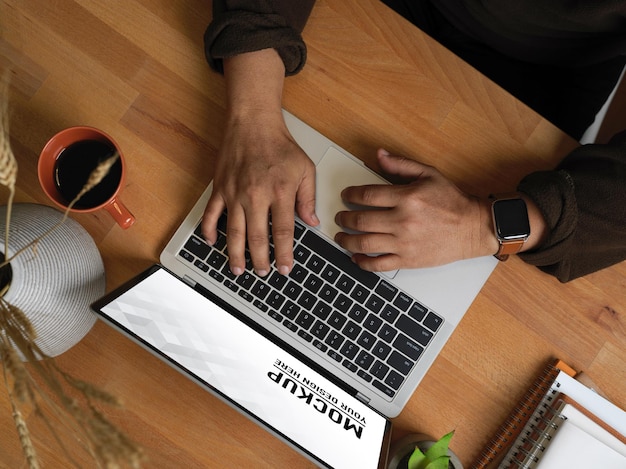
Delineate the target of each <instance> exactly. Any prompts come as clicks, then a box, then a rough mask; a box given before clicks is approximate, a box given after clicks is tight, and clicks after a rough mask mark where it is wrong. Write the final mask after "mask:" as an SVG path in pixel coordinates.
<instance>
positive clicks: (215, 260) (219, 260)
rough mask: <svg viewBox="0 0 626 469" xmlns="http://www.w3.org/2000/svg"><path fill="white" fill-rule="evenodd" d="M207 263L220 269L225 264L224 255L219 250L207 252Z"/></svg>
mask: <svg viewBox="0 0 626 469" xmlns="http://www.w3.org/2000/svg"><path fill="white" fill-rule="evenodd" d="M207 264H209V265H210V266H211V267H213V268H214V269H216V270H219V269H221V268H222V267H223V266H224V264H226V256H225V255H224V254H222V253H221V252H219V251H213V252H212V253H211V254H209V257H208V259H207Z"/></svg>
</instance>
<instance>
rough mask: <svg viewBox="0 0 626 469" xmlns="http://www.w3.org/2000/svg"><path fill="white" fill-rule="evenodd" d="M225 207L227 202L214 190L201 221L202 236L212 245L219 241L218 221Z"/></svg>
mask: <svg viewBox="0 0 626 469" xmlns="http://www.w3.org/2000/svg"><path fill="white" fill-rule="evenodd" d="M225 208H226V204H225V203H224V199H222V197H221V196H220V195H218V194H216V193H215V192H214V193H213V194H212V195H211V197H210V198H209V201H208V202H207V205H206V207H205V209H204V214H203V215H202V222H201V223H200V229H201V230H202V236H203V237H204V240H205V241H206V242H207V243H208V244H210V245H213V244H215V243H216V242H217V222H218V220H219V218H220V216H221V215H222V213H223V212H224V209H225Z"/></svg>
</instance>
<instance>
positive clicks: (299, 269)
mask: <svg viewBox="0 0 626 469" xmlns="http://www.w3.org/2000/svg"><path fill="white" fill-rule="evenodd" d="M307 274H308V271H307V270H306V269H305V268H304V267H303V266H301V265H298V264H295V265H294V266H293V268H292V269H291V272H290V273H289V277H290V278H292V279H294V280H295V281H296V282H298V283H302V282H304V279H305V278H306V276H307Z"/></svg>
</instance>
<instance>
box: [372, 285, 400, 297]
mask: <svg viewBox="0 0 626 469" xmlns="http://www.w3.org/2000/svg"><path fill="white" fill-rule="evenodd" d="M375 291H376V293H378V294H379V295H380V296H381V297H383V298H384V299H385V300H387V301H393V299H394V298H395V296H396V295H397V294H398V289H397V288H396V287H394V286H393V285H392V284H390V283H389V282H387V281H385V280H381V281H380V283H379V284H378V286H377V287H376V290H375Z"/></svg>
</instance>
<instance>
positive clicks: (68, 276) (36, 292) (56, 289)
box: [0, 204, 105, 357]
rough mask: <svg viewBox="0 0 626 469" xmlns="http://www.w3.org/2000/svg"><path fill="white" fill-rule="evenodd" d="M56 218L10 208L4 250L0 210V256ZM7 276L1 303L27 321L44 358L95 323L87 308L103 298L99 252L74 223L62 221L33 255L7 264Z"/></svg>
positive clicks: (37, 208) (30, 207) (41, 209)
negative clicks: (21, 312) (7, 238)
mask: <svg viewBox="0 0 626 469" xmlns="http://www.w3.org/2000/svg"><path fill="white" fill-rule="evenodd" d="M62 218H63V213H62V212H60V211H58V210H56V209H53V208H51V207H48V206H46V205H38V204H14V205H13V210H12V214H11V223H10V226H9V246H8V249H5V246H4V242H5V238H4V233H5V224H6V207H0V238H1V239H0V250H1V251H2V253H3V254H5V255H8V257H11V256H13V254H14V253H15V252H17V251H18V250H19V249H21V248H22V247H24V246H26V245H27V244H28V243H30V242H31V241H33V240H34V239H36V238H37V237H39V236H41V235H42V234H44V233H45V232H46V231H48V230H49V229H50V228H52V227H53V226H55V225H57V223H58V222H60V221H61V220H62ZM7 251H8V252H7ZM7 272H8V273H9V277H10V280H9V283H8V284H7V285H6V289H5V293H4V295H3V297H4V300H5V301H6V302H8V303H10V304H12V305H14V306H17V307H19V308H20V309H21V310H22V311H23V312H24V314H25V315H26V316H27V317H28V319H29V320H30V321H31V323H32V325H33V327H34V329H35V331H36V333H37V339H36V341H35V342H36V343H37V345H38V346H39V347H40V348H41V350H42V351H43V352H44V353H45V354H47V355H48V356H51V357H54V356H57V355H60V354H61V353H63V352H65V351H66V350H68V349H69V348H71V347H72V346H74V345H75V344H76V343H78V342H79V341H80V340H81V339H82V338H83V337H84V336H85V335H86V334H87V333H88V332H89V330H90V329H91V327H92V326H93V324H94V322H95V321H96V316H95V314H94V313H92V312H91V310H90V305H91V303H92V302H93V301H95V300H96V299H98V298H99V297H101V296H102V295H103V294H104V290H105V276H104V266H103V264H102V258H101V257H100V252H99V251H98V248H97V246H96V245H95V243H94V241H93V239H92V238H91V236H90V235H89V233H87V231H86V230H85V229H84V228H83V227H82V226H81V225H80V224H79V223H78V222H76V221H75V220H72V219H71V218H68V219H66V220H65V221H64V222H63V223H62V224H61V225H60V226H59V227H58V228H56V229H55V230H54V231H52V233H50V234H49V235H48V236H46V237H45V238H43V239H42V240H41V241H40V242H39V243H38V245H37V248H36V250H33V249H32V248H29V249H27V250H26V251H24V252H22V253H21V254H19V255H18V256H17V257H16V258H15V259H13V260H12V261H11V262H10V268H9V269H7Z"/></svg>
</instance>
